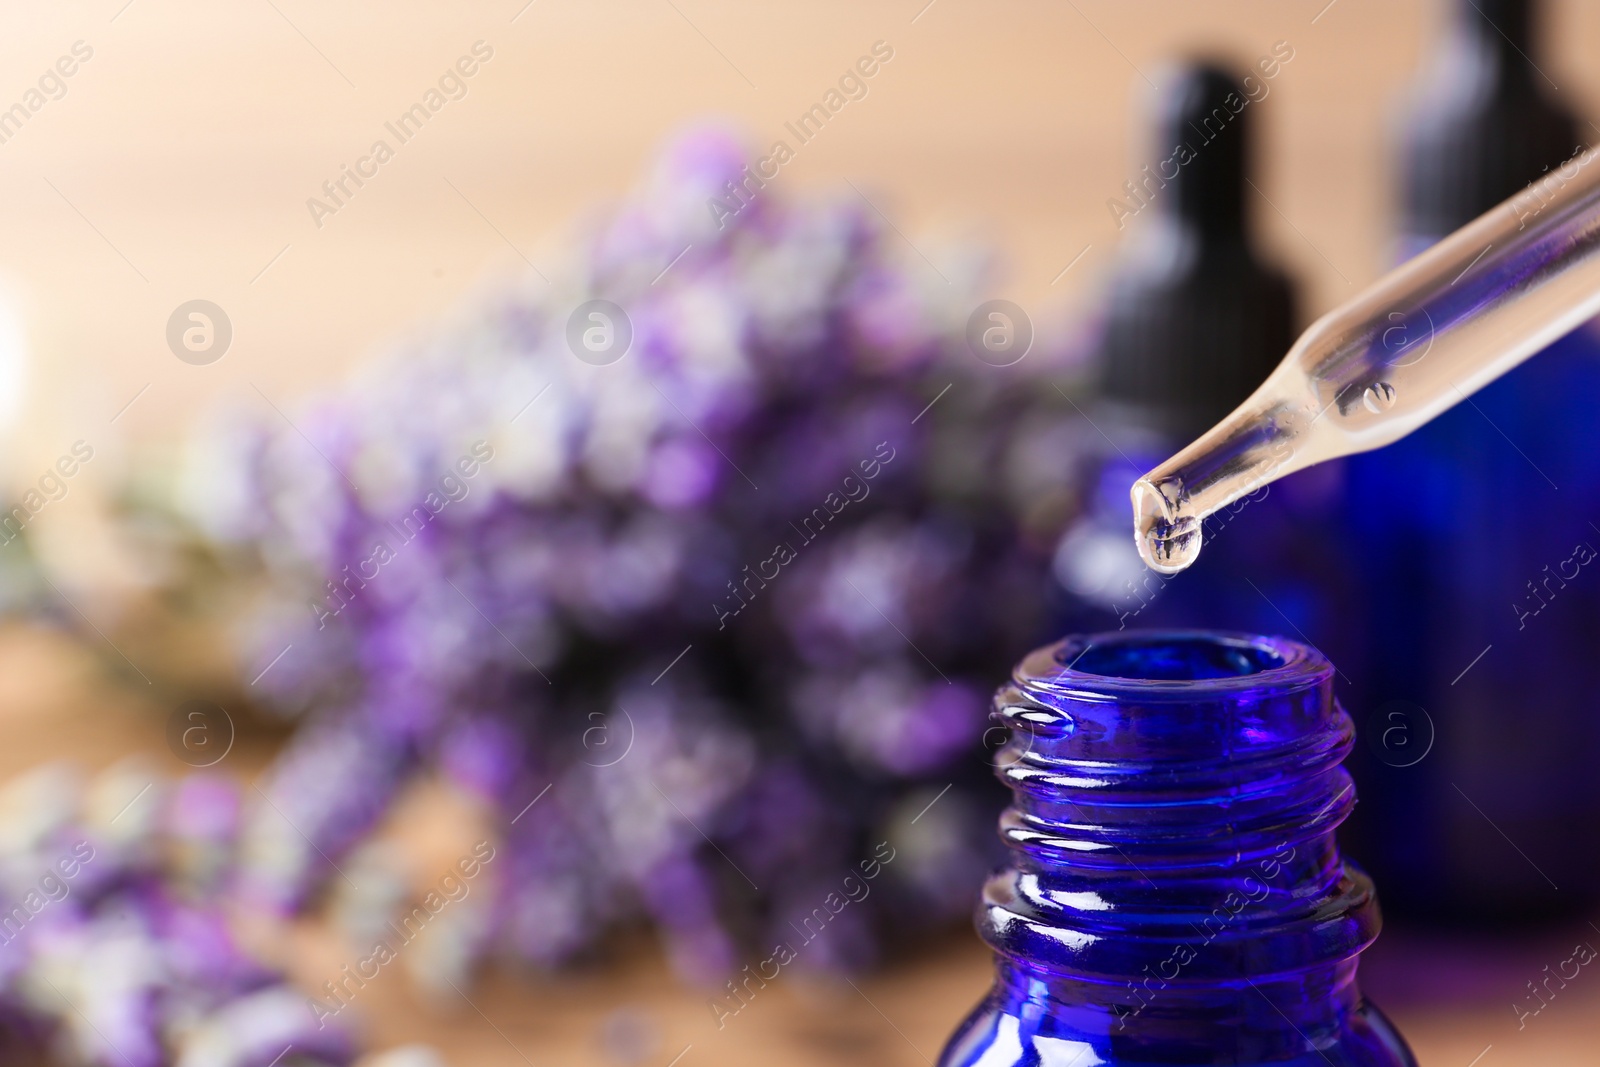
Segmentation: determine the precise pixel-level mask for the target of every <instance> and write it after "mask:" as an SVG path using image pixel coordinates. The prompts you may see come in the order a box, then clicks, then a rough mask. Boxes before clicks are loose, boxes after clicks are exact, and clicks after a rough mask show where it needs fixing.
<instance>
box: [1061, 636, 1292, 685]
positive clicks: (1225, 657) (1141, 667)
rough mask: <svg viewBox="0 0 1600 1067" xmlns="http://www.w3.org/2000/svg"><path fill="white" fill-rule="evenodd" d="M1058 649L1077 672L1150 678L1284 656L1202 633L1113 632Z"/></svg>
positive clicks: (1245, 672) (1212, 671) (1212, 673)
mask: <svg viewBox="0 0 1600 1067" xmlns="http://www.w3.org/2000/svg"><path fill="white" fill-rule="evenodd" d="M1060 655H1061V657H1062V663H1063V665H1067V666H1069V667H1070V669H1071V670H1073V671H1076V672H1079V673H1082V674H1097V675H1100V676H1101V677H1105V678H1129V679H1138V680H1142V681H1153V682H1186V681H1200V680H1203V679H1208V678H1243V677H1247V676H1249V675H1252V674H1260V673H1261V672H1262V671H1270V670H1276V669H1277V668H1279V667H1282V666H1284V665H1285V664H1286V663H1287V662H1288V660H1287V659H1285V658H1284V656H1283V655H1282V654H1280V653H1279V652H1277V651H1274V650H1273V649H1271V648H1264V647H1262V646H1260V645H1256V644H1252V643H1250V642H1248V641H1242V640H1236V639H1230V638H1226V637H1220V636H1214V635H1205V634H1195V635H1193V636H1188V635H1182V634H1150V635H1149V636H1147V637H1140V636H1133V637H1129V638H1122V637H1119V638H1117V639H1115V640H1111V641H1103V642H1097V643H1092V644H1090V645H1089V646H1088V647H1087V648H1083V647H1081V646H1080V647H1079V648H1073V647H1072V643H1069V644H1068V645H1067V646H1065V647H1063V648H1062V650H1061V653H1060ZM1073 657H1076V658H1073Z"/></svg>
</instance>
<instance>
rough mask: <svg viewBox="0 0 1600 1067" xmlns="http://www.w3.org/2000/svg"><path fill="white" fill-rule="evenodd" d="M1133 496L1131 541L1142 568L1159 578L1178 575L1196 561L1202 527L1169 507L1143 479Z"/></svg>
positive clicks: (1195, 519) (1165, 497)
mask: <svg viewBox="0 0 1600 1067" xmlns="http://www.w3.org/2000/svg"><path fill="white" fill-rule="evenodd" d="M1173 495H1176V493H1174V494H1173ZM1132 496H1133V528H1134V538H1133V539H1134V544H1136V545H1137V546H1138V548H1139V558H1140V559H1143V560H1144V562H1145V566H1147V567H1149V568H1150V569H1151V570H1153V571H1155V572H1156V573H1158V574H1177V573H1178V572H1179V571H1181V570H1183V569H1184V568H1185V567H1187V566H1189V564H1191V563H1193V562H1194V561H1195V560H1196V559H1198V558H1199V556H1200V532H1201V529H1202V527H1201V525H1200V519H1199V518H1198V517H1197V516H1195V515H1192V514H1190V515H1186V514H1184V513H1183V512H1182V511H1181V510H1179V509H1177V508H1175V507H1173V506H1172V505H1170V504H1169V503H1168V502H1167V496H1166V494H1163V493H1162V492H1161V490H1159V489H1157V488H1156V487H1155V486H1154V485H1152V484H1150V483H1149V482H1147V481H1145V480H1144V479H1143V478H1141V479H1139V480H1138V481H1137V482H1135V483H1134V486H1133V493H1132Z"/></svg>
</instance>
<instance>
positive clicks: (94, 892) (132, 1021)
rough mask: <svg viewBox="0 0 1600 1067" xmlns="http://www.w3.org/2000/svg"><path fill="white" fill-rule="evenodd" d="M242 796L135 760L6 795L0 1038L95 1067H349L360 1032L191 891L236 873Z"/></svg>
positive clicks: (1, 849)
mask: <svg viewBox="0 0 1600 1067" xmlns="http://www.w3.org/2000/svg"><path fill="white" fill-rule="evenodd" d="M237 810H238V798H237V796H236V795H235V794H234V793H233V790H232V788H231V786H229V784H228V783H227V782H226V781H225V780H222V779H218V778H215V777H209V776H205V775H195V776H193V777H190V778H188V779H185V780H183V781H182V782H179V783H177V784H176V785H175V786H173V785H171V784H169V783H168V782H166V781H165V780H164V779H163V778H162V777H161V776H160V775H157V774H154V773H153V772H151V771H150V770H149V769H148V768H146V767H143V766H141V765H140V764H138V763H133V762H130V763H124V764H119V765H117V766H114V767H112V768H110V769H108V770H106V771H104V772H102V773H101V774H99V775H98V776H97V777H96V778H95V779H94V780H92V781H90V782H89V783H88V784H87V785H86V786H85V785H84V784H82V783H81V782H80V780H79V778H78V776H77V774H76V773H75V772H73V771H71V770H70V769H67V768H64V767H58V766H47V767H42V768H39V769H37V770H35V771H33V772H31V773H30V774H28V775H25V776H23V777H21V778H18V779H14V780H13V781H11V782H9V783H7V784H5V785H4V786H0V1035H3V1038H4V1040H5V1041H6V1042H7V1046H6V1049H5V1050H0V1055H4V1052H5V1051H6V1050H9V1049H10V1048H11V1047H12V1046H20V1047H26V1046H30V1045H31V1046H34V1047H35V1048H41V1047H49V1048H51V1049H52V1050H53V1051H54V1053H55V1054H56V1055H57V1056H58V1057H59V1058H60V1059H61V1060H62V1061H63V1062H69V1063H82V1064H93V1065H99V1067H113V1065H115V1067H161V1065H163V1064H171V1063H177V1064H179V1065H181V1067H267V1065H268V1064H270V1063H271V1062H272V1061H273V1060H274V1058H276V1057H278V1056H279V1055H280V1054H281V1053H283V1051H284V1050H285V1048H286V1047H289V1046H291V1045H292V1046H293V1048H294V1050H295V1052H296V1054H297V1055H298V1056H299V1059H298V1060H296V1061H294V1062H298V1063H301V1064H307V1065H323V1067H343V1065H345V1064H348V1063H349V1062H350V1060H351V1058H352V1055H353V1046H352V1042H351V1039H350V1036H349V1035H348V1034H347V1033H346V1032H345V1031H344V1030H342V1029H340V1028H338V1027H328V1028H319V1027H318V1026H317V1025H316V1020H315V1018H314V1017H313V1015H312V1013H311V1012H310V1011H309V1010H308V1008H307V1006H306V998H305V996H304V994H301V993H298V992H296V991H294V990H293V989H291V988H289V987H288V986H286V985H284V984H283V983H282V980H281V977H280V976H279V975H277V974H276V973H275V972H273V971H272V970H270V969H268V968H266V967H264V966H262V965H261V964H259V963H257V962H255V961H254V960H253V959H251V957H250V956H248V955H247V954H246V953H245V952H244V951H243V950H242V948H241V947H240V946H239V944H238V943H237V942H236V941H235V939H234V937H233V935H232V934H231V933H230V932H229V928H228V925H227V923H226V922H225V919H224V915H223V913H222V911H221V910H220V905H219V904H218V903H216V902H215V901H214V900H213V901H212V902H210V903H204V902H202V901H201V899H200V898H199V895H198V893H197V891H203V890H204V888H205V887H206V886H207V885H209V884H211V883H213V882H215V881H216V880H217V879H218V878H219V877H220V876H221V874H222V873H223V872H224V871H225V870H227V869H228V868H229V867H231V863H232V856H233V855H234V853H235V850H236V844H237V842H236V838H235V831H236V829H237V820H236V818H235V816H236V813H237Z"/></svg>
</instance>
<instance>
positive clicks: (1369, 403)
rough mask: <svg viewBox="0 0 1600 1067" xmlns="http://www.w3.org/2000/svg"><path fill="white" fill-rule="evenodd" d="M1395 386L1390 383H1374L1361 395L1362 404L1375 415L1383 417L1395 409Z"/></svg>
mask: <svg viewBox="0 0 1600 1067" xmlns="http://www.w3.org/2000/svg"><path fill="white" fill-rule="evenodd" d="M1394 396H1395V393H1394V386H1392V385H1390V384H1389V383H1388V382H1373V383H1372V384H1371V385H1369V386H1367V388H1366V390H1365V391H1364V392H1363V393H1362V394H1361V404H1362V406H1363V407H1365V408H1366V409H1367V410H1368V411H1370V412H1372V413H1373V414H1374V415H1381V414H1383V413H1384V412H1385V411H1388V410H1389V409H1390V408H1392V407H1394Z"/></svg>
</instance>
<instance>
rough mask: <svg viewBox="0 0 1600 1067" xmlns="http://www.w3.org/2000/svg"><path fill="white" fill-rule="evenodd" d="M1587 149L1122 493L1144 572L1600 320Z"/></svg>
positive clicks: (1330, 325)
mask: <svg viewBox="0 0 1600 1067" xmlns="http://www.w3.org/2000/svg"><path fill="white" fill-rule="evenodd" d="M1597 151H1600V150H1597ZM1597 151H1589V152H1584V153H1582V154H1580V155H1578V156H1575V157H1574V158H1572V159H1570V160H1568V161H1567V162H1566V163H1564V164H1562V165H1561V166H1560V167H1558V168H1556V169H1555V170H1552V171H1550V172H1549V173H1547V174H1546V175H1545V176H1544V177H1543V178H1541V179H1540V180H1539V181H1537V182H1535V183H1533V184H1532V185H1530V186H1528V187H1527V188H1526V189H1524V190H1523V191H1521V192H1519V193H1517V194H1516V195H1515V196H1513V197H1511V199H1509V200H1507V201H1505V202H1504V203H1502V204H1500V205H1499V206H1497V207H1495V208H1492V209H1491V210H1489V211H1488V212H1486V213H1484V214H1483V215H1482V216H1480V217H1479V218H1477V219H1475V220H1473V221H1472V222H1470V223H1468V224H1467V225H1465V226H1463V227H1462V228H1461V229H1459V230H1457V231H1456V232H1455V233H1452V234H1451V235H1450V236H1448V237H1446V238H1445V239H1444V240H1442V241H1440V242H1439V243H1438V244H1436V245H1434V246H1433V247H1432V248H1429V249H1428V250H1427V251H1425V252H1423V253H1422V254H1421V255H1419V256H1417V257H1415V258H1414V259H1411V260H1408V261H1407V262H1405V263H1403V264H1401V265H1400V266H1399V267H1397V268H1395V269H1394V270H1393V271H1391V272H1389V274H1387V275H1385V276H1384V277H1383V278H1381V279H1380V280H1379V281H1377V282H1376V283H1375V284H1373V285H1371V286H1369V287H1368V288H1367V289H1365V290H1363V291H1362V292H1361V293H1360V294H1359V295H1358V296H1356V297H1354V298H1353V299H1351V300H1349V301H1348V302H1346V303H1345V304H1343V305H1341V306H1340V307H1338V308H1336V309H1334V310H1333V311H1330V312H1329V313H1328V314H1326V315H1324V316H1323V317H1322V318H1320V319H1318V320H1317V321H1316V322H1314V323H1312V325H1311V327H1310V328H1309V329H1307V330H1306V332H1305V333H1303V334H1301V335H1300V338H1299V340H1297V341H1296V342H1295V343H1294V345H1293V346H1292V347H1291V348H1290V349H1289V354H1288V355H1286V356H1285V357H1284V359H1283V362H1282V363H1280V364H1279V365H1278V369H1277V370H1275V371H1273V372H1272V374H1271V375H1270V376H1269V377H1268V378H1267V380H1266V381H1265V382H1263V383H1262V384H1261V386H1260V388H1258V389H1257V390H1256V391H1255V392H1254V393H1252V394H1251V395H1250V398H1249V399H1248V400H1246V401H1245V402H1244V403H1243V404H1240V405H1239V406H1238V407H1237V408H1235V409H1234V411H1233V413H1232V414H1231V415H1229V416H1228V417H1227V418H1225V419H1223V420H1222V421H1221V422H1219V423H1218V424H1217V425H1216V426H1213V427H1212V428H1211V429H1210V430H1208V431H1207V432H1206V433H1205V434H1203V435H1202V436H1201V437H1200V438H1198V439H1197V440H1196V441H1194V443H1192V444H1190V445H1189V446H1188V447H1187V448H1185V449H1183V450H1182V451H1181V452H1179V453H1178V454H1177V455H1175V456H1173V457H1172V458H1171V459H1169V460H1167V461H1166V462H1165V463H1163V464H1161V465H1160V466H1158V467H1156V468H1155V469H1154V470H1152V471H1150V472H1149V473H1148V474H1146V475H1145V476H1144V477H1143V478H1140V479H1139V480H1138V481H1137V482H1135V483H1134V484H1133V489H1132V491H1131V495H1132V498H1133V524H1134V540H1135V542H1136V543H1137V544H1138V546H1139V555H1140V556H1142V557H1143V558H1144V561H1145V563H1146V564H1148V565H1149V566H1150V567H1151V568H1152V569H1154V570H1156V571H1159V572H1160V573H1162V574H1176V573H1177V572H1178V571H1181V570H1183V569H1184V568H1185V567H1187V566H1188V565H1189V564H1191V563H1193V562H1194V561H1195V558H1196V557H1197V556H1198V555H1199V553H1200V532H1201V524H1202V520H1204V519H1205V517H1206V516H1207V515H1209V514H1211V513H1212V512H1213V511H1216V510H1217V509H1218V508H1221V507H1223V506H1225V505H1227V504H1229V503H1230V502H1232V501H1234V500H1237V499H1238V498H1240V497H1242V496H1244V495H1246V494H1248V493H1251V492H1254V491H1255V490H1256V489H1258V488H1260V487H1261V486H1263V485H1266V484H1267V483H1269V482H1272V481H1275V480H1277V479H1278V478H1281V477H1283V476H1284V475H1286V474H1291V473H1293V472H1294V471H1297V470H1300V469H1302V468H1304V467H1309V466H1311V465H1312V464H1314V463H1321V462H1322V461H1323V460H1328V459H1333V458H1335V457H1337V456H1345V455H1349V454H1351V453H1353V452H1365V451H1368V450H1369V449H1374V448H1380V447H1382V446H1383V445H1386V444H1389V443H1390V442H1392V441H1397V440H1399V439H1400V438H1402V437H1404V436H1405V435H1406V434H1408V433H1410V432H1411V431H1412V430H1415V429H1416V428H1417V427H1419V426H1421V425H1423V424H1424V423H1426V422H1428V421H1429V420H1431V419H1433V418H1434V417H1436V416H1437V415H1439V414H1440V413H1441V412H1443V411H1445V410H1446V409H1447V408H1449V407H1451V406H1452V405H1454V404H1456V403H1458V402H1459V401H1461V400H1464V399H1466V398H1467V397H1468V396H1470V395H1471V394H1472V393H1473V392H1475V391H1476V390H1478V389H1481V388H1482V387H1483V386H1485V385H1487V384H1488V383H1489V382H1492V381H1494V380H1495V379H1496V378H1498V377H1499V376H1500V375H1502V374H1504V373H1506V372H1507V371H1509V370H1510V369H1511V368H1513V367H1515V366H1516V365H1517V364H1519V363H1521V362H1522V361H1523V360H1525V359H1527V358H1528V357H1529V356H1531V355H1533V354H1534V353H1535V352H1538V351H1539V350H1540V349H1542V348H1544V347H1545V346H1546V345H1548V344H1549V343H1550V342H1552V341H1554V340H1556V339H1557V338H1559V337H1561V336H1562V335H1564V334H1566V333H1568V332H1569V331H1571V330H1572V329H1574V328H1575V327H1576V326H1578V325H1579V324H1580V323H1582V322H1584V321H1585V320H1587V319H1589V318H1592V317H1593V316H1594V315H1596V314H1597V313H1600V155H1597ZM1596 402H1597V404H1600V398H1596ZM1597 417H1600V413H1597ZM1596 462H1600V459H1597V460H1596Z"/></svg>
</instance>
